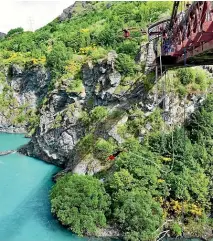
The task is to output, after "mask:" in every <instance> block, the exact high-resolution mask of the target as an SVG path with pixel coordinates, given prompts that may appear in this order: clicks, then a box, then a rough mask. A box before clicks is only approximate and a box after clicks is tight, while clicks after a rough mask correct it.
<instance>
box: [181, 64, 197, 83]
mask: <svg viewBox="0 0 213 241" xmlns="http://www.w3.org/2000/svg"><path fill="white" fill-rule="evenodd" d="M177 76H178V78H179V79H180V82H181V83H182V84H183V85H187V84H189V83H193V82H194V81H195V71H194V70H193V69H191V68H181V69H179V70H178V71H177Z"/></svg>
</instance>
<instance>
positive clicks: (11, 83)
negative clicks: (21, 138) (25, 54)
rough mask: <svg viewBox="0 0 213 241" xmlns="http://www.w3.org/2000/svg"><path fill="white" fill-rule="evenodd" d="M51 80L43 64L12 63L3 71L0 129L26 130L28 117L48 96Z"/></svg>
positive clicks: (16, 131)
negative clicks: (27, 67)
mask: <svg viewBox="0 0 213 241" xmlns="http://www.w3.org/2000/svg"><path fill="white" fill-rule="evenodd" d="M49 81H50V75H49V73H48V71H46V70H45V69H44V68H43V67H35V68H30V69H25V68H24V67H21V66H19V65H15V64H12V65H10V66H9V67H4V69H2V70H1V81H0V106H1V112H0V131H1V132H8V133H14V132H15V133H26V132H27V129H26V127H27V125H28V120H29V117H31V116H32V112H33V111H35V110H36V107H37V106H38V104H39V102H40V101H41V99H42V98H43V97H44V96H45V95H46V93H47V89H48V84H49ZM26 117H28V118H26Z"/></svg>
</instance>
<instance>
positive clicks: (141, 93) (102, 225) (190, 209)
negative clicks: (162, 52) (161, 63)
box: [0, 1, 213, 241]
mask: <svg viewBox="0 0 213 241" xmlns="http://www.w3.org/2000/svg"><path fill="white" fill-rule="evenodd" d="M171 8H172V2H149V1H148V2H76V3H75V4H74V5H73V6H70V7H68V8H67V9H65V10H64V12H63V13H62V14H61V15H60V16H59V17H58V18H57V19H55V20H54V21H52V22H51V23H49V24H48V25H46V26H45V27H43V28H41V29H39V30H37V31H35V32H24V31H23V29H22V28H17V29H13V30H11V31H9V32H8V34H7V35H6V36H5V37H4V38H3V39H0V109H1V112H0V131H4V132H18V133H27V135H28V136H30V137H31V141H30V142H29V144H28V145H26V146H24V147H23V148H21V149H20V152H22V153H23V154H26V155H29V156H33V157H37V158H39V159H41V160H44V161H46V162H49V163H53V164H55V165H58V166H60V167H62V168H63V171H61V172H60V173H58V174H57V175H56V176H55V177H54V178H55V179H56V184H55V186H54V187H53V189H52V191H51V197H50V198H51V205H52V213H53V214H54V215H55V216H56V217H57V218H58V219H59V221H60V222H61V223H62V225H64V226H66V227H67V228H69V229H70V230H72V231H73V232H74V233H77V234H78V235H87V236H91V235H95V236H116V237H118V236H119V237H121V238H123V239H125V240H143V241H144V240H156V239H157V238H158V237H160V236H161V235H163V234H167V235H169V236H172V237H178V236H181V235H183V234H184V236H197V237H205V238H206V237H209V236H210V235H211V229H212V223H213V222H212V175H213V169H212V155H213V154H212V134H211V133H213V129H212V128H213V122H212V120H213V114H212V108H213V95H212V80H213V78H212V75H211V74H210V73H209V71H208V70H207V69H204V68H203V67H202V66H201V67H196V68H180V69H172V70H168V71H167V73H166V74H165V75H164V76H163V77H161V78H159V79H158V80H156V79H155V73H153V72H149V73H145V60H146V42H147V36H145V35H141V33H140V29H141V28H146V26H147V25H148V24H150V23H152V22H155V21H156V20H158V19H160V18H164V17H166V16H169V14H170V12H171ZM128 27H132V28H135V29H136V31H131V38H129V39H125V38H124V37H123V35H122V29H124V28H128ZM82 174H83V175H82Z"/></svg>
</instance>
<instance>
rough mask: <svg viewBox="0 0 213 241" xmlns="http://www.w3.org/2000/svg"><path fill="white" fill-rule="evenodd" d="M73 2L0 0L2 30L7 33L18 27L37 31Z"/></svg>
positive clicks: (70, 0)
mask: <svg viewBox="0 0 213 241" xmlns="http://www.w3.org/2000/svg"><path fill="white" fill-rule="evenodd" d="M73 3H74V0H69V1H68V0H63V1H62V0H61V1H50V0H48V1H47V0H46V1H32V0H29V1H26V0H25V1H20V0H0V32H3V33H7V32H8V31H9V30H10V29H12V28H17V27H22V28H24V30H25V31H27V30H30V31H35V30H36V29H38V28H40V27H42V26H44V25H46V24H47V23H49V22H50V21H52V20H53V19H55V18H56V17H57V16H59V15H60V14H61V13H62V12H63V10H64V9H65V8H67V7H69V6H70V5H72V4H73Z"/></svg>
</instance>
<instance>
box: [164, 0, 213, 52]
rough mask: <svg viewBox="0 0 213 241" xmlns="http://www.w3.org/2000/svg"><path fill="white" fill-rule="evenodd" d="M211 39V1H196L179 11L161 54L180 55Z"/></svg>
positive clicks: (212, 16)
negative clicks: (167, 47) (166, 46)
mask: <svg viewBox="0 0 213 241" xmlns="http://www.w3.org/2000/svg"><path fill="white" fill-rule="evenodd" d="M212 39H213V4H212V2H211V1H196V2H194V3H193V4H192V5H191V6H190V7H189V9H186V10H185V11H182V12H180V13H179V14H178V15H177V17H176V19H174V25H173V28H172V30H171V31H170V32H168V38H167V39H166V40H165V45H168V46H169V50H170V51H168V49H167V50H166V51H165V49H166V48H164V49H163V55H171V56H181V55H183V54H184V51H187V50H191V49H194V48H196V47H198V46H200V45H201V44H202V43H204V42H208V41H210V40H212Z"/></svg>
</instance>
